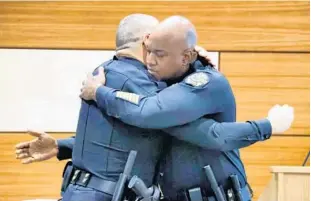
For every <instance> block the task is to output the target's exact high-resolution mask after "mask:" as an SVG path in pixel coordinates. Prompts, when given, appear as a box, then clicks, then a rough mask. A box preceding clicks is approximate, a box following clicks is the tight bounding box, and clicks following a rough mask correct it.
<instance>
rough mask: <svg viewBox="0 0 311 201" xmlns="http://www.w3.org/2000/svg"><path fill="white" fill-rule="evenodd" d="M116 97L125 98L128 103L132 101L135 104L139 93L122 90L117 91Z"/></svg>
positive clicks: (137, 101)
mask: <svg viewBox="0 0 311 201" xmlns="http://www.w3.org/2000/svg"><path fill="white" fill-rule="evenodd" d="M116 97H117V98H120V99H123V100H126V101H128V102H130V103H133V104H135V105H138V103H139V95H137V94H134V93H129V92H123V91H117V93H116Z"/></svg>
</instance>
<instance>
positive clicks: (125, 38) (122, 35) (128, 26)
mask: <svg viewBox="0 0 311 201" xmlns="http://www.w3.org/2000/svg"><path fill="white" fill-rule="evenodd" d="M158 24H159V21H158V19H157V18H155V17H153V16H151V15H146V14H140V13H136V14H131V15H128V16H126V17H125V18H123V19H122V20H121V21H120V23H119V26H118V29H117V34H116V50H117V51H118V50H122V49H127V48H131V47H133V46H135V45H137V44H139V45H140V44H141V40H142V39H143V37H144V36H145V35H146V34H149V33H151V32H152V31H153V30H154V28H155V27H156V26H157V25H158Z"/></svg>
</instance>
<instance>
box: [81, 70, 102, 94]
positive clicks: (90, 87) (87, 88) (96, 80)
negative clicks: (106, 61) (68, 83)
mask: <svg viewBox="0 0 311 201" xmlns="http://www.w3.org/2000/svg"><path fill="white" fill-rule="evenodd" d="M105 83H106V76H105V73H104V68H103V67H99V68H98V74H97V75H94V76H93V75H92V74H89V75H88V76H87V79H86V80H85V81H83V83H82V85H83V86H82V88H81V94H80V98H83V99H84V100H96V90H97V88H98V87H100V86H101V85H104V84H105Z"/></svg>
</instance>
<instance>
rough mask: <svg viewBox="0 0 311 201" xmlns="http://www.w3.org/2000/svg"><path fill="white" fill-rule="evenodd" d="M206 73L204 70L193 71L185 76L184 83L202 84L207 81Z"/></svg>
mask: <svg viewBox="0 0 311 201" xmlns="http://www.w3.org/2000/svg"><path fill="white" fill-rule="evenodd" d="M208 81H209V78H208V75H207V74H206V73H204V72H198V73H193V74H191V75H189V76H188V77H186V79H185V83H186V84H189V85H191V86H194V87H200V86H204V85H206V84H207V83H208Z"/></svg>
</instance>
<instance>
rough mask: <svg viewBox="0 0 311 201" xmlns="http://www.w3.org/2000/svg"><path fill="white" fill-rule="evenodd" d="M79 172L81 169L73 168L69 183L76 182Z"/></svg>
mask: <svg viewBox="0 0 311 201" xmlns="http://www.w3.org/2000/svg"><path fill="white" fill-rule="evenodd" d="M80 174H81V170H75V172H74V174H73V176H72V179H71V183H73V184H76V182H77V180H78V178H79V176H80Z"/></svg>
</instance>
